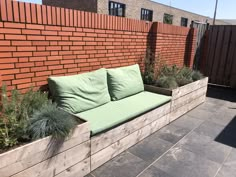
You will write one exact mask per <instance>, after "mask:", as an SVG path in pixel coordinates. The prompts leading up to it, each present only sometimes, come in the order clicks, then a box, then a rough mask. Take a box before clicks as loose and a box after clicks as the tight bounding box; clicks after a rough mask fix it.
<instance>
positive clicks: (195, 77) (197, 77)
mask: <svg viewBox="0 0 236 177" xmlns="http://www.w3.org/2000/svg"><path fill="white" fill-rule="evenodd" d="M203 77H204V76H203V74H202V73H201V72H200V71H196V70H194V71H193V72H192V79H193V81H197V80H200V79H202V78H203Z"/></svg>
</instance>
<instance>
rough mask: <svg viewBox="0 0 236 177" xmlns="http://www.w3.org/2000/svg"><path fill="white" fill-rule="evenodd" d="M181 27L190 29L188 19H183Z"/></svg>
mask: <svg viewBox="0 0 236 177" xmlns="http://www.w3.org/2000/svg"><path fill="white" fill-rule="evenodd" d="M180 26H185V27H188V18H185V17H181V22H180Z"/></svg>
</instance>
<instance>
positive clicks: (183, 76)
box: [175, 67, 193, 86]
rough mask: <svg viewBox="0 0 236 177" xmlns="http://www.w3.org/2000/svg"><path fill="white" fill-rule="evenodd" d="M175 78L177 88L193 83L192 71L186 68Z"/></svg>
mask: <svg viewBox="0 0 236 177" xmlns="http://www.w3.org/2000/svg"><path fill="white" fill-rule="evenodd" d="M175 78H176V82H177V83H178V85H179V86H183V85H186V84H189V83H191V82H193V79H192V69H190V68H188V67H183V68H181V69H180V70H179V72H178V74H177V75H176V77H175Z"/></svg>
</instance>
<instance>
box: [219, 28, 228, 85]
mask: <svg viewBox="0 0 236 177" xmlns="http://www.w3.org/2000/svg"><path fill="white" fill-rule="evenodd" d="M230 37H231V26H225V30H224V37H223V40H222V44H223V46H222V47H221V49H220V50H221V56H220V63H219V68H218V73H217V77H216V83H217V84H220V85H224V83H225V80H226V77H225V75H224V70H225V65H226V64H227V63H228V62H227V58H228V57H227V55H228V53H229V46H230V44H229V43H230Z"/></svg>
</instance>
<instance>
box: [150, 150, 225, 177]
mask: <svg viewBox="0 0 236 177" xmlns="http://www.w3.org/2000/svg"><path fill="white" fill-rule="evenodd" d="M153 165H154V166H155V167H157V168H159V169H161V170H162V171H164V172H166V173H167V174H170V175H171V176H174V177H214V176H215V174H216V171H217V170H218V169H219V167H220V164H218V163H216V162H213V161H211V160H207V159H205V158H203V157H201V156H199V155H197V154H195V153H193V152H190V151H188V150H185V149H183V148H178V147H175V148H172V149H171V150H170V151H169V152H168V153H167V154H165V155H164V156H163V157H162V158H161V159H160V160H158V161H157V162H156V163H154V164H153Z"/></svg>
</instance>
